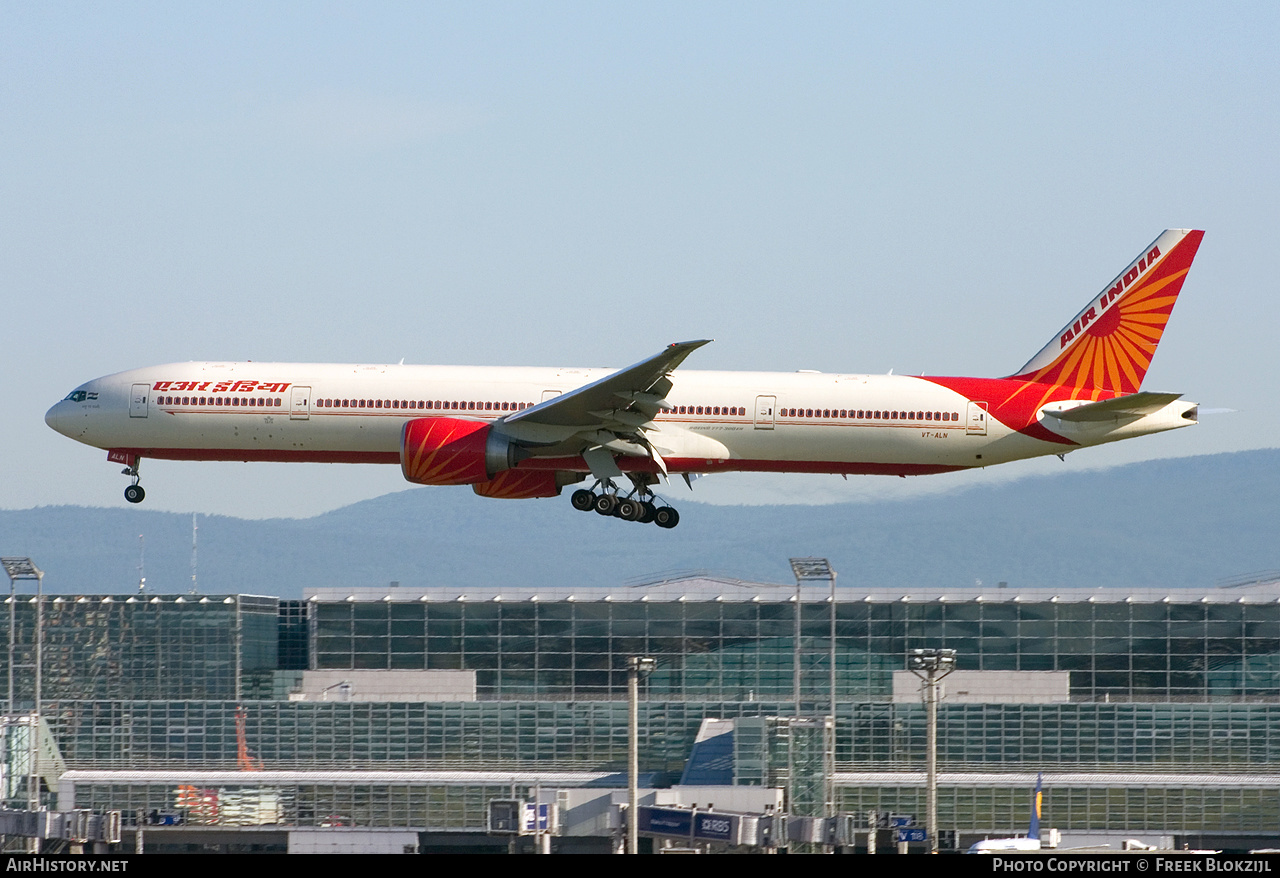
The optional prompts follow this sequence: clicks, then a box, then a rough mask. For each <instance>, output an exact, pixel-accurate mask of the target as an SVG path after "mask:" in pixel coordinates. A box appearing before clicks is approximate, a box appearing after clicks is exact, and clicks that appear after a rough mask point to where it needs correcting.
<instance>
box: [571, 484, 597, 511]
mask: <svg viewBox="0 0 1280 878" xmlns="http://www.w3.org/2000/svg"><path fill="white" fill-rule="evenodd" d="M569 502H570V503H571V504H573V508H574V509H576V510H578V511H579V512H590V511H591V509H592V508H593V507H594V506H595V505H596V495H595V494H592V493H591V492H590V491H588V490H586V489H585V488H579V489H578V490H577V491H574V492H573V496H572V497H570V498H569Z"/></svg>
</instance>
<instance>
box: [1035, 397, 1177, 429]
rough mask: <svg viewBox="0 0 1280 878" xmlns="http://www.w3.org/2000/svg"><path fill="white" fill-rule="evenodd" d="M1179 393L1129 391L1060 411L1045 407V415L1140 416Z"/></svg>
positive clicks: (1083, 417) (1067, 418) (1095, 418)
mask: <svg viewBox="0 0 1280 878" xmlns="http://www.w3.org/2000/svg"><path fill="white" fill-rule="evenodd" d="M1181 396H1182V394H1181V393H1147V392H1141V393H1131V394H1129V395H1128V396H1118V397H1116V398H1115V399H1104V400H1100V401H1099V402H1089V403H1085V404H1084V405H1080V406H1075V407H1074V408H1069V409H1064V410H1062V411H1053V410H1052V409H1045V414H1046V415H1053V417H1055V418H1057V419H1058V420H1060V421H1082V422H1090V421H1110V420H1114V419H1115V418H1125V417H1131V418H1140V417H1142V416H1143V415H1150V414H1153V413H1155V412H1158V411H1160V409H1162V408H1164V407H1165V406H1167V405H1168V404H1169V403H1171V402H1173V401H1174V400H1175V399H1179V398H1180V397H1181Z"/></svg>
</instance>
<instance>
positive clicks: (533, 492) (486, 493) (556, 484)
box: [471, 469, 579, 500]
mask: <svg viewBox="0 0 1280 878" xmlns="http://www.w3.org/2000/svg"><path fill="white" fill-rule="evenodd" d="M578 478H579V477H578V476H576V475H575V474H572V473H558V472H554V471H552V470H534V469H509V470H506V471H504V472H500V473H498V474H497V475H496V476H494V477H493V478H492V479H490V480H489V481H487V482H476V483H475V484H474V485H472V486H471V490H473V491H475V492H476V493H477V494H479V495H480V496H481V497H493V498H495V499H498V500H533V499H535V498H537V497H556V496H559V494H560V489H561V488H562V487H564V486H565V485H567V484H569V483H570V482H573V481H577V480H578Z"/></svg>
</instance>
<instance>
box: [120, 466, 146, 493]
mask: <svg viewBox="0 0 1280 878" xmlns="http://www.w3.org/2000/svg"><path fill="white" fill-rule="evenodd" d="M139 463H141V461H140V460H134V462H133V463H131V464H129V465H128V466H126V467H125V468H124V469H122V470H121V471H120V472H121V474H122V475H126V476H132V477H133V484H132V485H130V486H129V487H127V488H125V489H124V499H126V500H128V501H129V502H130V503H141V502H142V501H143V498H145V497H146V496H147V492H146V491H144V490H142V486H141V485H139V484H138V481H139V479H140V478H141V477H140V476H139V475H138V464H139Z"/></svg>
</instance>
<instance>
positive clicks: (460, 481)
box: [400, 418, 529, 485]
mask: <svg viewBox="0 0 1280 878" xmlns="http://www.w3.org/2000/svg"><path fill="white" fill-rule="evenodd" d="M528 456H529V453H528V451H526V450H525V449H523V448H521V447H520V446H519V445H516V444H515V443H514V442H512V441H511V439H510V438H508V437H507V436H504V435H503V434H501V433H498V432H496V431H494V429H493V425H492V424H488V423H485V422H484V421H468V420H464V419H462V418H415V419H413V420H412V421H407V422H406V423H405V425H404V430H403V431H402V432H401V433H400V470H401V471H402V472H403V473H404V477H405V478H406V479H408V480H409V481H411V482H413V483H415V484H418V485H473V484H476V483H477V482H487V481H489V480H490V479H492V478H493V477H494V476H495V475H497V474H498V473H500V472H503V471H504V470H508V469H511V468H512V467H513V466H515V465H516V464H517V463H519V462H520V461H521V460H523V459H524V458H526V457H528Z"/></svg>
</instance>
